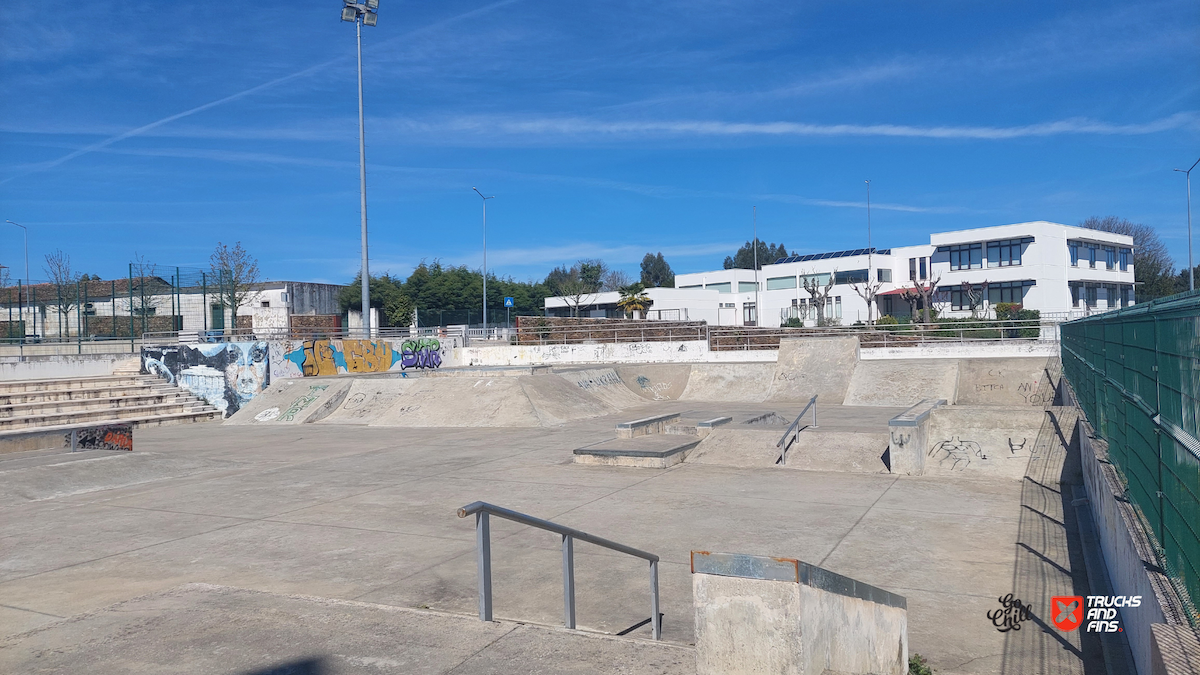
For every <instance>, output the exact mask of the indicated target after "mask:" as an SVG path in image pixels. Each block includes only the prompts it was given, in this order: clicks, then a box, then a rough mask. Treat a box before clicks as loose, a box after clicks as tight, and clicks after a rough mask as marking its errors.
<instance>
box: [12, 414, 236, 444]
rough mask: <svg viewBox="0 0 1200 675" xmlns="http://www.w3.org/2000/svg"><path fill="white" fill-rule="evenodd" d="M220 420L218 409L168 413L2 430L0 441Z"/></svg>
mask: <svg viewBox="0 0 1200 675" xmlns="http://www.w3.org/2000/svg"><path fill="white" fill-rule="evenodd" d="M220 419H221V411H219V410H216V409H208V410H188V411H182V412H175V413H168V414H158V415H144V416H140V417H127V418H122V419H101V420H92V421H88V422H83V423H68V424H56V425H48V426H39V427H20V428H16V429H3V428H0V439H3V438H5V437H9V436H19V435H21V434H28V433H29V432H31V431H37V432H39V433H41V432H46V433H50V432H68V431H70V430H72V429H82V428H85V427H99V426H105V425H108V424H132V425H133V426H134V427H135V428H138V429H141V428H145V427H158V426H166V425H171V424H189V423H192V422H208V421H213V420H220Z"/></svg>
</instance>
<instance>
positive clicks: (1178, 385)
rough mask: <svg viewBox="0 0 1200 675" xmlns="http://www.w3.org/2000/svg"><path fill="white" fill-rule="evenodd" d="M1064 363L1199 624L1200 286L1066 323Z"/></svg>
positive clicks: (1079, 398) (1132, 499) (1063, 340)
mask: <svg viewBox="0 0 1200 675" xmlns="http://www.w3.org/2000/svg"><path fill="white" fill-rule="evenodd" d="M1061 331H1062V361H1063V372H1064V374H1065V375H1066V376H1067V380H1068V381H1070V383H1071V386H1072V387H1073V388H1074V389H1075V393H1076V397H1077V398H1078V400H1079V403H1080V405H1081V406H1082V408H1083V410H1084V413H1086V414H1087V417H1088V420H1089V421H1090V422H1091V423H1092V426H1093V427H1094V429H1095V431H1096V433H1097V434H1098V435H1100V436H1101V437H1102V438H1104V439H1105V440H1106V441H1107V442H1108V453H1109V457H1110V459H1111V460H1112V462H1113V463H1114V464H1115V465H1116V466H1117V468H1118V469H1119V470H1120V474H1121V477H1122V481H1123V482H1124V483H1125V484H1126V491H1127V494H1128V497H1129V500H1130V502H1131V503H1132V504H1133V505H1134V506H1136V507H1137V509H1138V510H1139V511H1140V512H1141V514H1142V516H1143V518H1144V521H1145V523H1146V524H1147V525H1148V526H1149V527H1150V529H1151V530H1153V532H1154V534H1155V537H1156V538H1157V540H1158V542H1157V544H1156V546H1157V548H1158V554H1159V559H1160V564H1161V565H1162V567H1163V569H1164V570H1166V572H1167V574H1168V576H1169V577H1170V578H1171V579H1172V583H1174V584H1175V586H1176V590H1178V591H1179V592H1180V595H1181V596H1182V597H1183V599H1184V602H1185V604H1186V605H1187V606H1188V610H1189V614H1190V616H1191V621H1192V623H1193V625H1196V623H1197V619H1198V617H1197V614H1196V605H1195V601H1196V599H1198V598H1200V441H1197V438H1200V430H1198V420H1200V337H1198V336H1200V292H1191V293H1185V294H1181V295H1176V296H1172V297H1169V298H1162V299H1159V300H1155V301H1153V302H1148V303H1144V304H1140V305H1135V306H1133V307H1130V308H1127V309H1122V310H1118V311H1114V312H1109V313H1107V314H1102V315H1099V316H1094V317H1089V318H1086V319H1080V320H1077V321H1071V322H1069V323H1065V324H1063V325H1062V326H1061Z"/></svg>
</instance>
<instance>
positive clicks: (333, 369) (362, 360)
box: [287, 340, 400, 377]
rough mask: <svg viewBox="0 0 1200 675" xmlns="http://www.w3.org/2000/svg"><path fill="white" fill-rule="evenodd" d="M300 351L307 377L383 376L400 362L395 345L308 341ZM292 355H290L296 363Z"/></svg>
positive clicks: (373, 342) (343, 341) (380, 341)
mask: <svg viewBox="0 0 1200 675" xmlns="http://www.w3.org/2000/svg"><path fill="white" fill-rule="evenodd" d="M300 350H302V351H303V356H304V360H303V362H302V368H303V372H304V375H305V376H306V377H312V376H315V375H339V374H342V373H383V372H387V371H388V370H391V368H392V366H393V365H395V364H396V363H397V362H398V361H400V355H399V354H398V353H397V352H396V351H395V350H393V349H392V345H391V344H389V343H387V342H385V341H383V340H379V341H375V340H305V341H304V343H303V344H302V345H301V347H300ZM294 354H296V352H291V353H289V354H288V355H287V358H288V359H289V360H293V355H294Z"/></svg>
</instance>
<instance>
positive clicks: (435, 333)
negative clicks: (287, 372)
mask: <svg viewBox="0 0 1200 675" xmlns="http://www.w3.org/2000/svg"><path fill="white" fill-rule="evenodd" d="M464 333H465V331H464V329H463V328H462V327H460V326H451V327H445V328H436V327H435V328H372V329H371V339H372V340H406V339H409V338H430V337H431V338H437V339H440V340H450V339H454V338H457V339H458V341H459V344H460V345H461V344H463V343H464V342H465V340H466V336H465V334H464ZM361 339H363V331H362V329H361V328H345V327H338V328H314V327H299V326H297V327H292V328H282V327H281V328H231V329H216V330H199V331H197V330H187V331H162V332H156V333H144V334H142V341H143V342H145V343H146V344H163V343H172V342H181V343H195V342H245V341H249V340H361Z"/></svg>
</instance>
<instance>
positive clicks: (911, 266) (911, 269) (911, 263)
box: [908, 258, 917, 281]
mask: <svg viewBox="0 0 1200 675" xmlns="http://www.w3.org/2000/svg"><path fill="white" fill-rule="evenodd" d="M908 280H909V281H916V280H917V259H916V258H909V259H908Z"/></svg>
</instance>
